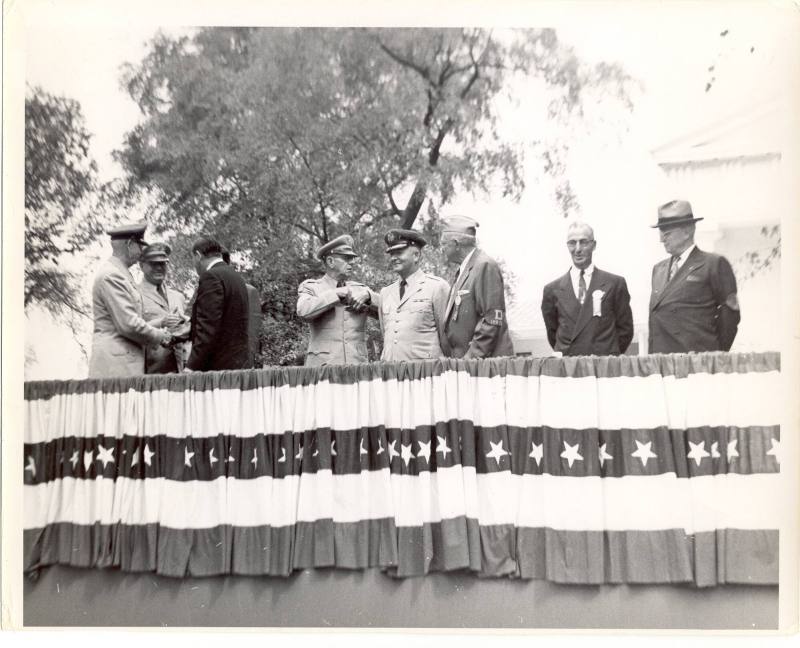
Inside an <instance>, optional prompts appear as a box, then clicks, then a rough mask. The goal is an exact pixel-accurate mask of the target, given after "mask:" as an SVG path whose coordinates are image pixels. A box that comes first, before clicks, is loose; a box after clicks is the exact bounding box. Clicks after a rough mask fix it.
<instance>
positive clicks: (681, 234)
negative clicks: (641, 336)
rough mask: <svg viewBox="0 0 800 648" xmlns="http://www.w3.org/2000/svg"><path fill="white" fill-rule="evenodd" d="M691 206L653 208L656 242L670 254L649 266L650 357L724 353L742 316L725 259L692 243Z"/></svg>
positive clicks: (676, 203) (678, 203) (682, 203)
mask: <svg viewBox="0 0 800 648" xmlns="http://www.w3.org/2000/svg"><path fill="white" fill-rule="evenodd" d="M699 220H703V219H702V217H701V218H697V217H695V216H694V214H693V213H692V206H691V205H690V204H689V203H688V202H687V201H685V200H673V201H671V202H668V203H666V204H664V205H661V207H659V208H658V222H657V223H656V224H655V225H653V226H652V227H655V228H658V230H659V234H660V239H661V242H662V243H663V244H664V248H665V249H666V251H667V253H668V254H669V255H670V256H669V258H667V259H664V260H663V261H660V262H659V263H657V264H656V265H655V266H654V267H653V277H652V292H651V295H650V327H649V328H650V334H649V348H648V350H649V352H650V353H688V352H690V351H698V352H699V351H728V350H730V348H731V345H732V344H733V340H734V338H735V337H736V331H737V329H738V326H739V320H740V319H741V315H740V313H739V301H738V299H737V297H736V277H735V276H734V274H733V270H732V268H731V265H730V263H728V260H727V259H726V258H725V257H723V256H720V255H718V254H712V253H710V252H703V251H702V250H700V249H699V248H698V247H697V246H696V245H695V244H694V233H695V223H696V222H697V221H699Z"/></svg>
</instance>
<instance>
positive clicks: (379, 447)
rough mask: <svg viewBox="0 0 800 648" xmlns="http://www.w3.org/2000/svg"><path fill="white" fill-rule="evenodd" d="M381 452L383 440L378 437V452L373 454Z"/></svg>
mask: <svg viewBox="0 0 800 648" xmlns="http://www.w3.org/2000/svg"><path fill="white" fill-rule="evenodd" d="M382 453H383V441H381V440H380V439H378V452H376V453H375V454H382Z"/></svg>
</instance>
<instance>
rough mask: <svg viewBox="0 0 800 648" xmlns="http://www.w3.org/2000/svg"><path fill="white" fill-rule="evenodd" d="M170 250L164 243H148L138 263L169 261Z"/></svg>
mask: <svg viewBox="0 0 800 648" xmlns="http://www.w3.org/2000/svg"><path fill="white" fill-rule="evenodd" d="M171 253H172V248H171V247H170V246H169V245H167V244H166V243H150V245H148V246H147V247H146V248H145V249H144V250H142V256H141V258H140V259H139V261H156V262H158V261H169V255H170V254H171Z"/></svg>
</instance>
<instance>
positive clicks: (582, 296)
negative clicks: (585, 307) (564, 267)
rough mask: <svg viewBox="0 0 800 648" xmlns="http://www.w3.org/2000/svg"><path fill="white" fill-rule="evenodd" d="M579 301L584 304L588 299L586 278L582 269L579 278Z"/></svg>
mask: <svg viewBox="0 0 800 648" xmlns="http://www.w3.org/2000/svg"><path fill="white" fill-rule="evenodd" d="M578 301H579V302H580V303H581V304H583V302H584V301H586V279H585V278H584V276H583V270H581V276H580V277H579V278H578Z"/></svg>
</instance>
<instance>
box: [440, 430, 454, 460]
mask: <svg viewBox="0 0 800 648" xmlns="http://www.w3.org/2000/svg"><path fill="white" fill-rule="evenodd" d="M436 452H441V453H442V459H447V453H448V452H452V450H451V449H450V448H449V447H448V446H447V439H446V438H445V437H443V436H439V435H438V434H437V435H436Z"/></svg>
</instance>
